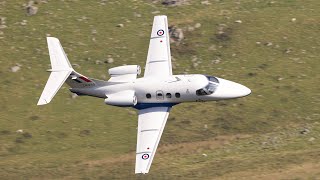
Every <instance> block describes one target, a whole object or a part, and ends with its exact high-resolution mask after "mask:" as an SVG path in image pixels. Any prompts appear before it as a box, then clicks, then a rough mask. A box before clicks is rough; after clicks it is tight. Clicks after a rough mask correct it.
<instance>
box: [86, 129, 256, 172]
mask: <svg viewBox="0 0 320 180" xmlns="http://www.w3.org/2000/svg"><path fill="white" fill-rule="evenodd" d="M249 137H250V135H232V136H218V137H215V138H212V139H209V140H206V141H197V142H188V143H179V144H168V145H160V146H158V149H157V154H158V155H157V156H159V154H165V153H179V154H190V153H193V152H197V151H199V149H201V150H202V149H216V148H219V147H222V146H224V145H226V144H230V143H231V141H235V140H239V139H244V138H249ZM134 159H135V152H130V153H128V154H124V155H117V157H115V158H114V157H111V158H106V159H101V160H94V161H87V162H84V163H83V164H84V165H87V166H88V167H95V166H100V165H107V164H114V163H123V162H127V161H134Z"/></svg>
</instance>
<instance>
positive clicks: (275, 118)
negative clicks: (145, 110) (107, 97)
mask: <svg viewBox="0 0 320 180" xmlns="http://www.w3.org/2000/svg"><path fill="white" fill-rule="evenodd" d="M172 2H173V1H170V0H169V1H168V0H166V1H161V0H132V1H128V0H86V1H84V0H83V1H80V0H35V1H34V2H29V1H23V0H1V1H0V76H1V78H0V81H1V91H0V101H1V103H0V177H1V178H3V179H319V178H320V143H319V142H320V112H319V105H320V93H319V92H320V86H319V82H320V73H319V72H320V65H319V56H320V53H319V52H320V49H319V48H320V38H319V34H320V27H319V24H320V1H319V0H274V1H272V0H241V1H240V0H208V1H205V0H201V1H198V0H193V1H191V0H180V1H179V0H177V1H175V3H172ZM28 13H29V14H28ZM159 14H165V15H167V16H168V19H169V26H171V27H172V30H176V32H177V33H176V34H174V33H173V34H172V36H173V39H172V40H173V42H172V43H171V49H172V52H171V54H172V56H173V66H174V69H173V71H174V74H184V73H194V74H195V73H202V74H210V75H215V76H218V77H222V78H225V79H229V80H232V81H236V82H239V83H241V84H244V85H246V86H248V87H249V88H250V89H251V90H252V94H251V95H250V96H247V97H245V98H241V99H235V100H228V101H219V102H206V103H186V104H182V105H178V106H175V107H174V108H173V109H172V111H171V113H170V116H169V119H168V122H167V125H166V128H165V130H164V133H163V136H162V139H161V142H160V144H159V148H158V152H157V154H156V157H155V159H154V162H153V165H152V167H151V170H150V173H149V174H147V175H135V174H134V163H135V146H136V131H137V130H136V126H137V112H136V111H135V110H134V109H130V108H126V109H123V108H117V107H112V106H106V105H105V104H104V101H103V99H96V98H91V97H75V96H74V95H72V94H71V93H70V92H69V90H68V87H67V86H66V85H65V86H63V88H62V89H61V90H60V91H59V92H58V94H57V95H56V97H55V98H54V99H53V101H52V102H51V103H50V104H48V105H46V106H40V107H39V106H36V103H37V101H38V98H39V97H40V94H41V92H42V90H43V88H44V85H45V83H46V81H47V78H48V76H49V74H48V72H46V70H47V69H49V68H50V62H49V56H48V50H47V45H46V36H54V37H57V38H59V39H60V41H61V43H62V45H63V47H64V49H65V51H66V53H67V54H68V57H69V60H70V61H71V63H72V64H73V66H74V68H75V69H76V70H77V71H78V72H80V73H82V74H84V75H86V76H89V77H93V78H97V79H105V80H107V79H108V78H109V76H108V74H107V69H109V68H111V67H115V66H119V65H123V64H138V65H140V66H141V67H144V64H145V61H146V56H147V49H148V44H149V36H150V32H151V26H152V21H153V16H155V15H159ZM177 29H178V30H177ZM178 32H179V34H178ZM181 32H182V33H183V34H181Z"/></svg>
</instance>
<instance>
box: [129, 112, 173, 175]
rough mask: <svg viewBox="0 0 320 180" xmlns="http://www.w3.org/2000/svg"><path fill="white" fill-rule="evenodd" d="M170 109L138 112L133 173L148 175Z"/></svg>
mask: <svg viewBox="0 0 320 180" xmlns="http://www.w3.org/2000/svg"><path fill="white" fill-rule="evenodd" d="M170 109H171V107H152V108H147V109H142V110H139V120H138V135H137V152H136V168H135V173H143V174H145V173H148V172H149V169H150V166H151V163H152V160H153V158H154V155H155V153H156V150H157V147H158V144H159V141H160V138H161V135H162V132H163V129H164V127H165V125H166V122H167V119H168V116H169V111H170Z"/></svg>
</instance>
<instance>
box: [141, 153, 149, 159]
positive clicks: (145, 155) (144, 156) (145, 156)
mask: <svg viewBox="0 0 320 180" xmlns="http://www.w3.org/2000/svg"><path fill="white" fill-rule="evenodd" d="M149 157H150V156H149V154H143V155H142V159H143V160H147V159H149Z"/></svg>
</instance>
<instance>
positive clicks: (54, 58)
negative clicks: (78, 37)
mask: <svg viewBox="0 0 320 180" xmlns="http://www.w3.org/2000/svg"><path fill="white" fill-rule="evenodd" d="M47 42H48V49H49V55H50V62H51V69H50V70H49V71H51V74H50V76H49V79H48V81H47V84H46V86H45V87H44V90H43V92H42V94H41V97H40V99H39V101H38V105H44V104H48V103H49V102H50V101H51V100H52V98H53V97H54V95H55V94H56V93H57V92H58V90H59V89H60V87H61V86H62V84H63V83H64V82H65V81H66V79H67V78H68V76H69V75H70V74H71V72H72V71H73V69H72V67H71V65H70V62H69V60H68V58H67V56H66V54H65V52H64V50H63V48H62V46H61V44H60V41H59V40H58V39H57V38H54V37H47Z"/></svg>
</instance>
